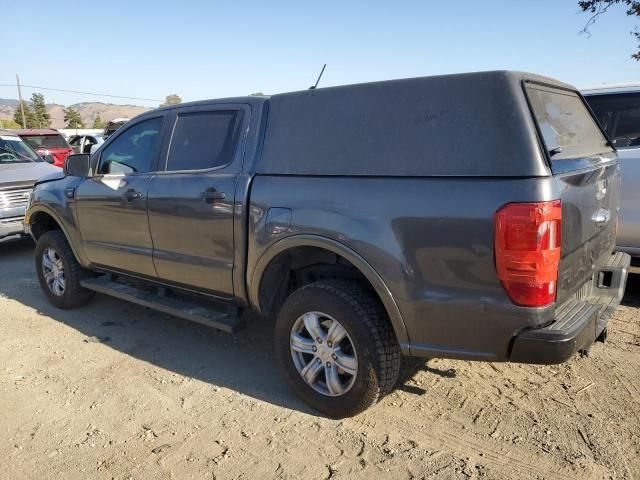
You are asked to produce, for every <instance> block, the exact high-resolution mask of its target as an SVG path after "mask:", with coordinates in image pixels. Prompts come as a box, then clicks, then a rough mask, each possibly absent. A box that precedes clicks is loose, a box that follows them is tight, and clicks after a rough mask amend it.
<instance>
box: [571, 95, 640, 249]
mask: <svg viewBox="0 0 640 480" xmlns="http://www.w3.org/2000/svg"><path fill="white" fill-rule="evenodd" d="M582 93H583V95H584V96H585V98H586V99H587V102H588V103H589V105H590V106H591V109H592V110H593V111H594V113H595V114H596V117H597V118H598V121H599V122H600V124H601V125H602V127H603V128H604V129H605V130H606V131H607V134H608V135H609V138H610V139H611V141H612V142H613V145H614V146H615V147H616V149H617V150H618V158H619V159H620V169H621V171H622V210H621V215H620V225H619V227H618V240H617V244H618V249H619V250H621V251H623V252H627V253H629V254H630V255H631V256H634V257H640V189H639V188H638V182H640V84H626V85H607V86H602V87H596V88H589V89H585V90H583V91H582Z"/></svg>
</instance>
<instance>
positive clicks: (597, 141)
mask: <svg viewBox="0 0 640 480" xmlns="http://www.w3.org/2000/svg"><path fill="white" fill-rule="evenodd" d="M526 90H527V96H528V97H529V103H530V104H531V108H532V110H533V115H534V117H535V119H536V122H537V124H538V128H539V130H540V134H541V135H542V138H543V140H544V143H545V146H546V148H547V151H548V152H549V155H550V157H551V158H552V159H553V160H562V159H572V158H580V157H587V156H590V155H596V154H599V153H604V152H610V151H611V150H612V148H611V147H610V146H609V145H608V142H607V139H606V138H605V136H604V135H603V134H602V131H601V130H600V128H599V127H598V124H597V123H596V121H595V120H594V118H593V117H592V116H591V113H590V112H589V110H588V109H587V107H586V105H585V104H584V102H583V101H582V98H580V96H579V95H578V94H577V93H576V92H572V91H569V90H562V89H558V88H551V87H546V86H542V85H538V84H527V86H526Z"/></svg>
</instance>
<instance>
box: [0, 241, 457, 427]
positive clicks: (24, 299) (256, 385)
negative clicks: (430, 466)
mask: <svg viewBox="0 0 640 480" xmlns="http://www.w3.org/2000/svg"><path fill="white" fill-rule="evenodd" d="M0 271H2V273H3V275H2V276H0V297H5V298H10V299H13V300H15V301H17V302H19V303H21V304H23V305H25V306H28V307H30V308H33V309H34V310H36V311H37V313H38V314H40V315H44V316H46V317H49V318H51V319H53V320H55V321H58V322H62V323H64V324H66V325H68V326H69V327H71V328H73V329H75V330H77V331H79V332H81V333H82V334H83V335H85V338H84V339H82V340H80V341H82V342H88V343H94V342H95V343H103V344H105V345H107V346H109V347H111V348H113V349H116V350H118V351H120V352H122V353H125V354H127V355H130V356H132V357H135V358H137V359H139V360H142V361H144V362H148V363H150V364H152V365H155V366H157V367H160V368H162V369H165V370H167V371H168V372H174V373H178V374H180V375H185V376H187V377H191V378H194V379H197V380H201V381H203V382H206V383H209V384H212V385H216V386H220V387H225V388H229V389H233V390H235V391H237V392H239V393H242V394H244V395H248V396H251V397H254V398H256V399H259V400H262V401H265V402H269V403H272V404H275V405H279V406H282V407H285V408H289V409H293V410H298V411H301V412H305V413H308V414H312V415H318V413H317V412H315V411H314V410H312V409H310V408H309V407H307V406H306V405H305V404H304V403H302V401H300V400H298V399H297V398H296V397H295V395H294V394H293V392H291V391H290V390H289V389H288V387H287V385H286V383H285V381H284V379H283V377H282V375H281V373H280V369H279V367H278V365H277V363H276V361H275V358H274V355H273V347H272V345H273V324H272V322H270V321H266V320H262V319H259V318H255V317H252V316H250V317H248V318H247V328H245V329H243V330H241V331H240V332H238V333H236V334H234V335H229V334H226V333H223V332H219V331H216V330H214V329H211V328H208V327H204V326H202V325H199V324H196V323H192V322H189V321H186V320H182V319H179V318H175V317H171V316H169V315H165V314H162V313H159V312H155V311H153V310H150V309H146V308H144V307H140V306H138V305H133V304H129V303H127V302H124V301H121V300H117V299H113V298H110V297H107V296H103V295H96V296H95V298H94V299H93V301H92V302H91V303H90V304H88V305H87V306H85V307H82V308H79V309H76V310H59V309H57V308H55V307H53V306H51V305H50V304H49V303H48V301H47V300H46V298H45V296H44V295H43V293H42V291H41V290H40V285H39V284H38V280H37V278H36V275H35V268H34V266H33V243H32V242H31V240H22V241H12V242H6V241H5V242H0ZM70 353H71V354H70V355H68V356H67V359H68V360H67V361H73V354H72V352H70ZM421 370H425V371H428V372H430V373H432V374H436V375H440V376H442V377H445V378H451V377H453V376H455V371H450V370H447V371H443V370H438V369H436V368H431V367H429V366H428V365H427V363H426V361H425V360H421V359H410V360H408V361H407V362H405V364H404V365H403V368H402V371H401V376H400V379H399V382H398V385H397V388H398V389H400V390H403V391H405V392H407V393H412V394H417V395H420V394H422V393H424V390H422V389H420V388H418V387H412V386H410V385H407V382H409V381H410V380H411V379H412V378H413V377H414V376H415V375H416V374H417V373H418V372H419V371H421Z"/></svg>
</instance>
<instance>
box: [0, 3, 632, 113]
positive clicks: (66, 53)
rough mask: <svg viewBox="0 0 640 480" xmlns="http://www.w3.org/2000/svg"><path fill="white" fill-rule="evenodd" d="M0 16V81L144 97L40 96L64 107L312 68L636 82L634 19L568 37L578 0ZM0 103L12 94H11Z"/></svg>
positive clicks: (75, 6)
mask: <svg viewBox="0 0 640 480" xmlns="http://www.w3.org/2000/svg"><path fill="white" fill-rule="evenodd" d="M0 12H2V14H1V15H2V38H3V41H4V45H5V48H3V49H2V65H3V68H2V69H0V84H15V74H16V73H19V74H20V80H21V82H22V83H23V84H27V85H38V86H44V87H51V88H60V89H67V90H78V91H86V92H98V93H108V94H112V95H123V96H131V97H144V98H149V99H154V100H152V101H139V100H124V99H109V98H103V97H94V96H88V95H80V94H70V93H60V92H51V91H41V93H44V95H45V98H46V101H47V102H55V103H62V104H71V103H77V102H83V101H105V102H110V103H122V104H127V103H129V104H137V105H146V106H156V105H157V104H158V103H159V102H157V101H156V100H155V99H160V100H163V99H164V98H165V96H166V95H169V94H172V93H176V94H178V95H180V96H181V97H182V99H183V100H184V101H189V100H199V99H205V98H222V97H231V96H241V95H247V94H249V93H252V92H256V91H262V92H264V93H266V94H273V93H280V92H287V91H292V90H301V89H305V88H307V87H309V86H310V85H312V84H313V83H315V80H316V77H317V75H318V73H319V71H320V69H321V68H322V65H323V64H324V63H326V64H327V68H326V71H325V73H324V76H323V78H322V80H321V82H320V87H322V86H333V85H344V84H350V83H359V82H368V81H375V80H384V79H393V78H405V77H416V76H425V75H438V74H447V73H458V72H469V71H479V70H495V69H510V70H525V71H529V72H534V73H538V74H542V75H547V76H551V77H554V78H557V79H559V80H562V81H565V82H568V83H571V84H574V85H576V86H578V87H583V86H589V85H597V84H602V83H619V82H625V83H626V82H640V62H637V61H635V60H633V59H631V58H630V55H631V54H632V53H633V52H634V51H635V48H636V42H635V39H634V38H633V37H632V36H631V33H630V32H631V31H632V30H633V29H634V26H635V23H634V20H633V19H632V18H629V17H627V16H626V15H625V14H624V9H623V8H621V7H618V8H612V9H611V10H610V11H609V12H608V13H607V14H606V15H604V16H603V17H601V18H600V19H599V20H598V22H597V23H596V24H595V25H594V26H593V27H592V28H591V36H590V37H589V36H587V35H580V34H579V32H580V30H581V29H582V28H583V27H584V25H585V23H586V21H587V19H588V16H587V14H584V13H581V12H579V9H578V6H577V0H503V1H498V0H484V1H481V2H480V1H471V0H459V1H451V0H450V1H438V2H436V1H433V0H431V1H428V0H424V1H402V0H395V1H394V0H387V1H377V0H369V1H366V2H364V1H333V0H324V1H317V0H316V1H314V2H309V1H304V0H298V1H288V0H287V1H278V0H271V1H258V0H236V1H224V0H221V1H216V0H209V1H190V0H182V1H175V0H174V1H171V2H165V1H162V0H156V1H147V0H129V1H121V0H107V1H100V2H72V1H57V2H52V1H29V2H26V1H25V2H16V1H15V0H0ZM638 23H640V22H638ZM7 47H9V48H7ZM34 91H37V90H34V89H31V88H24V89H23V96H24V97H28V96H30V95H31V94H32V93H33V92H34ZM0 98H17V90H16V88H15V86H11V87H4V86H3V87H0Z"/></svg>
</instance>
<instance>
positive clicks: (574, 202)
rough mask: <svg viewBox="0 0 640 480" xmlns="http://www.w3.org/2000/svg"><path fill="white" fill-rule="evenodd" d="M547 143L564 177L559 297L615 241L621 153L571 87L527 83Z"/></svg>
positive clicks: (594, 267)
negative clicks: (617, 152)
mask: <svg viewBox="0 0 640 480" xmlns="http://www.w3.org/2000/svg"><path fill="white" fill-rule="evenodd" d="M525 90H526V93H527V98H528V100H529V104H530V106H531V110H532V113H533V117H534V120H535V122H536V126H537V128H538V133H539V136H540V138H541V141H542V144H543V147H544V148H545V150H546V152H547V157H548V159H549V163H550V166H551V170H552V172H553V176H554V178H555V179H556V181H557V182H559V187H560V188H559V191H560V192H561V194H560V200H561V201H562V248H561V258H560V266H559V271H558V289H557V298H556V301H557V303H558V304H561V303H563V302H564V301H565V300H567V299H568V298H569V297H570V296H571V295H573V294H574V293H576V292H577V291H578V290H579V289H581V287H583V286H585V285H587V282H589V281H590V280H591V279H592V278H593V276H594V273H595V272H596V271H598V270H599V269H600V267H603V266H604V265H605V264H606V262H607V260H608V259H609V256H610V254H611V252H612V251H613V248H614V246H615V236H616V230H617V223H618V212H619V209H620V169H619V166H618V157H617V155H616V152H615V150H614V149H613V148H612V147H611V145H610V142H609V141H608V139H607V137H606V135H605V134H604V132H603V131H602V130H601V128H600V127H599V125H598V123H597V122H596V121H595V119H594V117H593V115H592V113H591V111H590V110H589V109H588V107H587V105H586V103H585V101H584V99H583V98H582V97H581V96H580V95H579V94H578V93H577V92H575V91H573V90H569V89H566V88H561V87H555V86H550V85H544V84H539V83H536V82H527V83H525Z"/></svg>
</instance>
